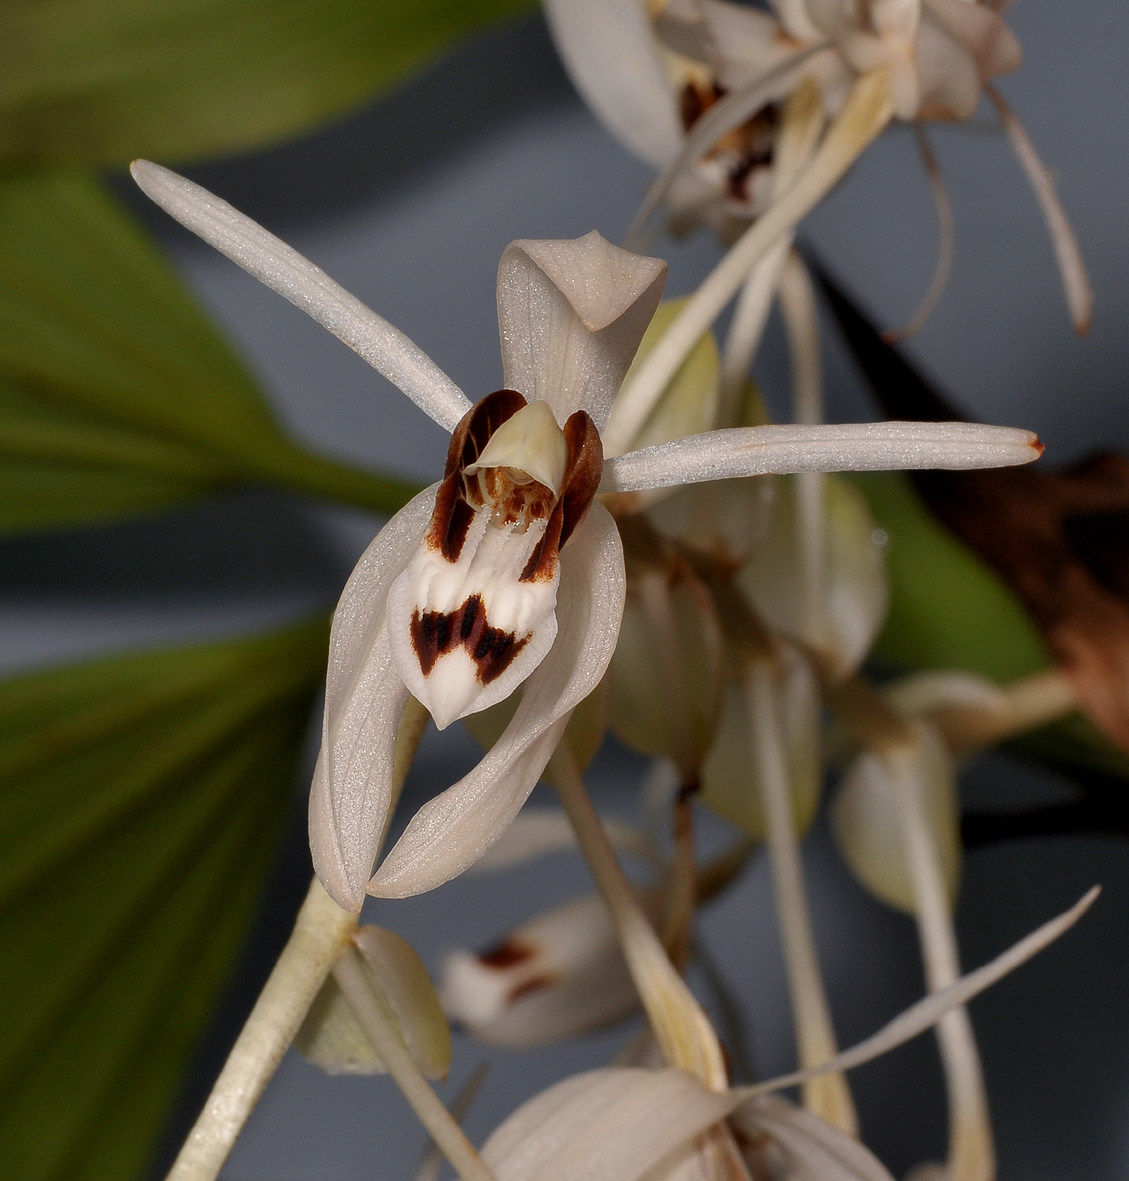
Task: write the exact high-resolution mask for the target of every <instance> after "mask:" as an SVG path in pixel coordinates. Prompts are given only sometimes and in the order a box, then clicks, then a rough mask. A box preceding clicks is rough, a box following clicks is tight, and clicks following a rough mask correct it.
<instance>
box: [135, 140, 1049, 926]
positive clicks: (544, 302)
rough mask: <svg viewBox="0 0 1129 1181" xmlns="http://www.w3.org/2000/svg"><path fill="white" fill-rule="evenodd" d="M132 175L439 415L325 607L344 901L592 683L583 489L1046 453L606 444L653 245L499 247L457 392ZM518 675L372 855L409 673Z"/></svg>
mask: <svg viewBox="0 0 1129 1181" xmlns="http://www.w3.org/2000/svg"><path fill="white" fill-rule="evenodd" d="M133 174H134V177H135V179H136V180H137V181H138V183H139V184H140V185H141V187H142V188H143V189H144V190H145V191H146V192H147V193H148V194H149V196H150V197H152V198H153V199H154V200H155V201H157V202H158V204H160V205H162V207H163V208H165V209H166V210H167V211H168V212H169V213H171V214H172V215H173V216H174V217H176V218H177V219H178V220H180V221H181V222H182V223H183V224H184V225H186V226H187V227H188V228H189V229H192V230H194V231H195V232H196V233H198V234H200V236H201V237H203V238H204V239H205V240H207V241H209V242H210V243H211V244H212V245H214V246H216V247H217V248H218V249H220V250H221V251H223V252H224V253H225V254H227V255H228V256H229V257H231V258H232V259H233V260H234V261H236V262H237V263H239V264H240V265H241V266H243V267H244V268H245V269H246V270H248V271H249V272H250V273H251V274H253V275H255V276H256V277H257V278H259V279H260V280H262V281H263V282H264V283H266V284H267V285H268V286H270V287H272V288H274V289H275V290H277V291H279V292H280V293H281V294H283V295H285V296H286V297H287V298H288V299H290V300H291V302H293V303H295V304H296V305H297V306H299V307H301V308H303V309H304V310H305V311H307V312H308V313H310V314H311V315H312V316H313V317H314V318H315V319H317V320H318V321H319V322H320V323H322V324H323V325H324V326H325V327H326V328H328V329H329V330H330V331H332V332H334V333H335V334H336V335H337V336H339V337H340V338H341V339H342V340H343V341H345V343H347V344H349V345H350V346H351V347H353V348H354V349H356V351H357V352H358V353H359V354H360V355H361V356H362V357H364V358H365V359H366V360H367V361H368V362H369V363H370V364H371V365H373V367H374V368H376V369H377V370H378V371H379V372H381V373H383V374H384V375H385V376H386V377H388V378H389V379H390V380H391V381H393V382H394V383H395V384H396V385H398V386H399V388H400V389H401V390H403V392H404V393H406V394H407V395H408V396H409V397H410V398H412V399H413V401H415V402H416V403H417V404H418V405H419V406H420V407H421V408H422V409H423V410H425V411H426V412H427V413H428V414H430V415H431V417H432V418H434V419H435V420H436V421H437V422H439V423H440V424H441V425H442V426H444V427H445V428H446V429H448V430H450V431H452V432H453V435H452V445H451V450H450V452H449V454H448V463H447V471H446V474H445V476H444V479H443V481H442V482H441V483H440V484H438V485H435V486H433V487H431V488H429V489H427V490H426V491H425V492H422V493H420V494H419V495H418V496H417V497H416V498H415V499H414V500H412V501H411V502H410V503H409V504H408V505H407V506H406V507H405V508H403V509H402V510H401V511H400V512H399V513H397V514H396V515H395V516H394V517H393V518H392V519H391V520H390V521H389V522H388V524H387V525H386V526H385V527H384V528H383V529H382V530H381V531H380V533H379V534H378V535H377V537H376V539H375V540H374V541H373V543H372V545H371V546H370V547H369V548H368V550H367V551H366V552H365V554H364V555H363V556H362V558H361V560H360V562H359V563H358V565H357V568H356V570H355V571H354V572H353V575H352V576H351V578H350V579H349V582H348V584H347V585H346V587H345V590H344V592H343V594H342V597H341V601H340V603H339V605H338V608H337V612H336V614H335V616H334V621H333V630H332V634H331V638H330V656H329V673H328V679H327V684H326V705H325V714H324V721H323V728H322V747H321V753H320V755H319V757H318V763H317V769H316V771H315V774H314V782H313V786H312V790H311V797H310V843H311V849H312V852H313V857H314V865H315V867H316V869H317V872H318V876H319V877H320V878H321V880H322V882H323V884H324V885H325V888H326V889H327V891H328V892H329V893H330V895H331V896H332V897H333V898H334V899H335V900H336V901H337V902H338V904H339V905H341V906H343V907H346V908H348V909H351V910H353V911H357V910H359V909H360V906H361V903H362V902H363V901H364V897H365V893H366V892H368V893H372V894H376V895H378V896H383V897H404V896H407V895H411V894H416V893H420V892H422V891H424V890H429V889H432V888H434V887H435V886H438V885H440V884H442V883H443V882H445V881H447V880H448V879H450V878H452V877H454V876H455V875H457V874H459V873H461V872H462V871H463V870H464V869H466V868H467V867H468V866H469V865H471V864H472V863H473V862H474V861H475V860H477V858H479V857H480V856H481V855H482V854H483V853H484V852H485V850H486V849H487V848H489V847H490V845H491V844H492V843H493V842H494V841H495V840H496V839H497V837H498V836H499V835H500V834H501V833H502V832H503V831H504V830H505V828H506V827H507V825H509V823H510V822H511V821H512V820H513V818H514V816H515V815H516V814H517V812H518V810H519V809H520V807H521V805H522V804H523V803H524V801H525V799H526V798H527V796H528V795H529V793H530V791H532V789H533V787H534V785H535V784H536V782H537V780H538V778H539V777H540V775H541V773H542V771H543V770H544V767H545V764H546V763H547V761H548V759H549V757H550V755H551V754H552V752H553V750H554V748H555V746H556V744H557V741H558V740H559V738H560V735H561V734H562V733H563V731H564V728H565V726H566V725H567V723H568V719H569V716H570V715H571V713H572V710H573V709H574V708H575V706H576V705H577V704H578V703H579V702H580V701H582V700H583V699H584V698H585V697H586V696H587V695H588V694H589V693H590V692H591V691H592V690H593V689H595V687H596V686H597V684H598V683H599V681H600V679H601V677H602V676H603V674H604V671H605V669H606V668H607V665H608V662H609V661H610V659H611V656H612V652H613V651H614V649H615V643H616V637H617V635H618V632H619V625H620V615H621V612H622V608H623V596H624V569H623V555H622V549H621V546H620V542H619V536H618V533H617V531H616V527H615V524H614V522H613V521H612V519H611V516H610V514H609V513H608V512H607V510H606V509H604V507H603V506H602V505H601V504H599V503H593V502H592V497H593V495H594V494H595V492H596V491H597V487H598V488H599V489H600V490H602V491H607V492H631V491H637V490H640V489H648V488H657V487H673V486H675V485H679V484H690V483H697V482H700V481H706V480H716V479H726V478H731V477H734V476H745V475H753V474H760V473H764V472H795V471H812V470H820V471H823V470H843V469H856V468H866V469H873V468H888V467H897V468H902V467H954V466H955V467H968V466H973V467H982V466H996V465H1000V464H1014V463H1025V462H1028V461H1029V460H1031V459H1034V458H1035V457H1036V456H1037V455H1038V454H1039V450H1040V447H1039V444H1038V442H1037V440H1036V439H1035V437H1034V436H1033V435H1032V434H1030V433H1029V432H1026V431H1019V430H1011V429H1007V428H999V427H983V426H976V425H971V424H962V423H941V424H936V423H864V424H852V425H846V426H832V427H821V426H796V427H784V426H776V427H753V428H732V429H727V430H719V431H709V432H705V433H703V434H697V435H690V436H688V437H685V438H681V439H676V440H673V441H671V442H668V443H663V444H659V445H656V446H652V447H645V448H642V449H641V450H637V451H631V452H627V453H625V454H621V455H617V456H614V457H612V458H610V459H608V460H607V461H606V462H605V461H604V460H603V455H602V448H601V441H600V435H599V432H600V430H601V428H602V427H603V426H604V424H605V422H606V421H607V419H608V417H609V414H610V412H611V409H612V402H613V399H614V398H615V396H616V392H617V390H618V388H619V386H620V383H621V381H622V379H623V376H624V374H625V373H626V371H627V368H628V366H629V365H630V363H631V360H632V357H633V356H634V354H635V350H636V348H637V346H638V344H639V340H640V338H641V337H642V335H643V332H644V330H645V329H646V327H647V324H648V322H649V321H650V319H651V316H652V314H653V312H654V310H655V307H656V305H657V303H658V299H659V295H660V292H661V288H662V283H663V281H664V276H665V271H666V266H665V264H664V263H662V262H659V261H658V260H656V259H651V258H644V257H641V256H639V255H634V254H631V253H629V252H627V251H624V250H620V249H618V248H617V247H614V246H612V245H610V244H609V243H607V242H605V241H604V239H603V238H601V237H600V236H599V235H598V234H596V233H595V232H593V233H591V234H588V235H586V236H585V237H583V238H579V239H576V240H575V241H566V242H534V241H527V242H515V243H513V244H512V245H511V246H509V247H508V248H507V250H506V251H505V253H504V254H503V256H502V261H501V264H500V266H499V273H498V316H499V324H500V330H501V343H502V363H503V376H504V380H505V383H506V386H507V387H509V389H508V390H506V391H500V392H499V393H497V394H494V395H490V396H489V397H487V398H485V399H483V400H482V401H481V402H479V403H478V404H477V405H472V404H471V402H470V401H469V399H467V398H466V396H465V395H464V394H463V393H462V391H461V390H459V388H458V387H457V386H456V385H455V384H454V383H453V382H452V381H451V379H450V378H449V377H447V376H446V374H444V373H443V372H442V371H441V370H440V369H439V368H438V367H437V366H436V365H435V364H434V363H433V362H432V361H431V360H430V359H429V358H428V357H427V356H426V355H425V354H424V353H422V352H421V351H420V350H419V349H418V348H417V347H416V346H415V345H414V344H413V343H412V342H411V341H410V340H408V339H407V337H405V336H404V335H403V334H402V333H400V332H398V331H397V330H396V329H395V328H393V327H392V326H391V325H390V324H388V323H387V321H385V320H383V319H382V318H381V317H380V316H378V315H376V314H375V313H374V312H372V311H371V310H369V309H368V308H366V307H365V306H364V305H363V304H361V303H360V301H358V300H357V299H355V298H354V297H353V296H351V295H349V294H348V292H346V291H344V290H343V289H342V288H341V287H339V286H338V285H337V284H336V283H334V282H333V281H332V280H331V279H330V278H329V277H328V276H327V275H325V273H324V272H322V271H321V270H319V269H318V268H317V267H315V266H314V265H313V264H312V263H310V262H309V261H307V260H306V259H304V258H302V257H301V255H299V254H297V253H296V252H295V251H293V250H291V249H290V248H289V247H288V246H286V245H285V244H284V243H282V242H280V241H279V240H278V239H277V238H275V237H273V236H272V235H271V234H269V233H267V232H266V231H265V230H264V229H262V227H260V226H258V225H256V223H254V222H252V221H251V220H250V219H248V218H246V217H244V216H243V215H242V214H240V213H238V212H237V211H236V210H235V209H233V208H232V207H231V206H230V205H228V204H227V203H226V202H224V201H221V200H219V199H218V198H216V197H214V196H212V195H211V194H210V193H208V192H207V191H206V190H203V189H201V188H200V187H199V186H197V185H194V184H192V183H191V182H190V181H187V180H185V179H184V178H182V177H178V176H177V175H176V174H175V173H172V172H169V171H168V170H167V169H163V168H160V167H158V166H157V165H154V164H149V163H147V162H143V161H139V162H136V163H135V164H134V166H133ZM538 404H541V408H540V409H538ZM507 424H508V425H507ZM601 466H602V478H601V476H600V472H601ZM519 684H520V685H522V686H523V691H522V695H521V702H520V704H519V705H518V707H517V710H516V712H515V713H514V716H513V718H512V720H511V721H510V723H509V725H508V726H507V727H506V730H505V732H504V733H503V734H502V737H501V738H500V739H499V740H498V742H497V743H496V744H495V745H494V747H493V748H492V749H491V750H490V751H489V753H488V754H487V755H486V756H485V757H484V758H483V759H482V761H481V762H480V763H479V764H478V766H477V767H475V768H474V770H472V771H471V772H470V773H469V774H468V775H466V776H464V778H463V779H461V780H460V781H459V782H458V783H456V784H455V785H454V786H452V787H450V788H448V789H447V790H446V791H445V792H443V793H441V794H440V795H439V796H437V797H436V798H434V799H432V800H430V801H429V802H428V803H427V804H425V805H424V806H423V807H422V808H421V809H420V810H419V811H418V812H417V813H416V815H415V816H414V817H413V818H412V820H411V821H410V823H409V825H408V827H407V829H406V831H405V832H404V834H403V835H402V836H401V838H400V840H399V841H398V842H397V844H396V845H395V846H394V847H393V848H392V850H391V852H390V853H389V854H388V856H387V858H386V859H385V860H384V862H383V863H382V864H381V866H380V867H379V869H378V870H377V871H376V873H375V874H374V873H373V863H374V861H375V858H376V854H377V849H378V847H379V844H380V839H381V835H382V833H383V830H384V827H385V824H386V822H387V819H388V812H389V808H390V804H391V800H392V788H391V783H392V763H393V751H394V746H395V739H396V730H397V726H398V723H399V720H400V716H401V714H402V712H403V710H404V707H405V704H406V702H407V700H408V696H409V691H413V692H416V693H418V694H420V695H421V700H422V701H423V703H424V704H425V705H427V706H428V708H434V710H435V713H436V715H437V716H436V720H437V722H438V723H439V724H440V725H446V724H448V723H449V722H451V721H453V720H455V718H456V717H460V716H463V715H465V714H469V713H472V712H474V711H476V710H480V709H483V708H485V707H486V706H487V705H490V704H492V703H494V702H496V701H498V700H500V699H501V697H503V696H506V695H508V694H509V693H510V692H512V691H513V690H514V689H515V688H516V687H517V686H518V685H519Z"/></svg>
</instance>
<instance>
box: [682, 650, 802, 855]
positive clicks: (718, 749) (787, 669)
mask: <svg viewBox="0 0 1129 1181" xmlns="http://www.w3.org/2000/svg"><path fill="white" fill-rule="evenodd" d="M774 671H775V690H776V692H775V706H776V713H777V724H778V730H779V733H780V735H781V736H782V738H783V740H784V749H785V755H786V758H787V763H788V772H789V783H790V786H791V792H792V808H793V820H794V823H795V830H796V832H797V833H798V834H803V833H804V832H806V831H807V829H808V827H809V826H810V825H811V822H812V820H813V819H814V818H815V813H816V809H817V807H818V805H819V794H820V784H821V778H822V767H821V765H820V757H819V750H820V746H819V709H820V697H819V682H818V680H817V679H816V676H815V673H814V671H813V670H812V667H811V664H810V662H809V661H808V660H806V659H805V658H804V656H803V654H802V653H801V652H800V651H799V650H798V649H797V648H796V647H794V646H793V645H791V644H780V645H779V646H778V649H777V652H776V661H775V670H774ZM747 686H748V680H747V678H746V677H745V675H744V673H743V670H742V669H741V668H740V667H738V666H737V664H736V662H734V663H732V664H731V665H730V666H729V668H728V670H727V676H726V680H725V689H724V694H723V699H722V708H721V721H720V723H719V725H718V730H717V737H716V738H715V739H714V743H713V746H712V747H711V748H710V751H709V754H708V755H707V756H706V760H705V762H704V763H703V764H702V772H701V783H702V797H701V798H702V802H703V803H704V804H706V805H708V806H709V807H710V808H711V809H712V810H713V811H714V812H716V813H717V814H718V815H719V816H723V817H725V819H726V820H729V821H731V822H732V823H733V824H736V825H738V826H739V827H740V828H742V829H743V830H744V831H745V832H747V833H748V834H749V835H750V836H751V837H752V838H753V839H754V840H757V841H763V840H765V839H766V838H767V835H768V822H767V819H766V817H765V815H764V805H763V803H762V801H763V798H764V793H763V792H762V791H761V789H760V785H759V784H758V782H757V774H758V767H759V766H760V765H761V760H760V759H758V758H757V752H756V751H755V750H754V749H753V745H752V744H753V736H752V733H751V730H750V726H749V717H750V713H751V704H750V702H749V699H748V688H747Z"/></svg>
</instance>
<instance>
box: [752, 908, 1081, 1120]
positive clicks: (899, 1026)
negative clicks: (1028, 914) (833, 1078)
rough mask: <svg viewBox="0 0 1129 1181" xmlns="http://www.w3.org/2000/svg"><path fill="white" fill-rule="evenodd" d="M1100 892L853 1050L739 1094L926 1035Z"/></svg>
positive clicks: (847, 1065)
mask: <svg viewBox="0 0 1129 1181" xmlns="http://www.w3.org/2000/svg"><path fill="white" fill-rule="evenodd" d="M1100 893H1101V887H1100V886H1094V887H1093V888H1092V889H1091V890H1088V891H1087V892H1086V893H1085V894H1083V895H1082V897H1081V898H1080V899H1079V900H1078V901H1077V902H1076V903H1075V904H1074V905H1073V906H1072V907H1071V908H1070V909H1069V910H1067V911H1064V912H1063V913H1062V914H1060V915H1059V916H1058V917H1057V918H1053V919H1051V921H1050V922H1048V923H1044V924H1043V925H1042V926H1041V927H1038V928H1036V929H1035V930H1034V931H1032V932H1031V934H1030V935H1027V936H1026V937H1025V938H1023V939H1021V940H1020V941H1019V942H1018V943H1016V944H1014V945H1013V946H1012V947H1010V948H1008V950H1007V951H1005V952H1004V953H1003V954H1002V955H998V956H996V958H995V959H994V960H991V961H990V962H989V963H987V964H985V965H984V966H983V967H982V968H977V969H976V971H975V972H969V973H968V975H967V976H962V977H961V978H960V980H958V981H957V982H956V984H953V985H951V986H950V987H948V988H945V989H942V990H941V991H940V992H934V993H930V994H929V996H927V997H923V998H922V999H921V1000H919V1001H918V1002H917V1004H916V1005H911V1006H910V1007H909V1008H908V1009H906V1010H905V1011H904V1012H902V1013H900V1014H899V1015H898V1016H897V1017H895V1018H894V1020H893V1021H891V1022H889V1023H888V1024H887V1025H884V1026H883V1027H882V1028H881V1029H880V1030H879V1031H878V1032H877V1033H876V1034H873V1035H872V1036H871V1037H868V1038H867V1039H866V1040H865V1041H861V1042H859V1043H858V1044H857V1045H854V1046H852V1047H851V1048H850V1049H849V1050H844V1051H843V1052H842V1053H841V1054H836V1055H835V1057H834V1058H830V1059H828V1061H826V1062H824V1063H823V1064H822V1065H821V1066H814V1067H812V1068H811V1069H810V1070H798V1071H796V1072H795V1073H793V1074H785V1075H781V1076H780V1077H779V1078H774V1079H769V1080H768V1082H764V1083H757V1084H756V1085H755V1086H751V1087H743V1088H741V1093H742V1094H744V1095H745V1096H747V1097H749V1098H752V1097H753V1096H755V1095H764V1094H767V1093H768V1092H770V1091H782V1090H784V1089H785V1088H786V1087H794V1086H796V1085H797V1084H799V1083H802V1082H806V1081H807V1080H808V1079H809V1078H815V1077H816V1075H819V1074H825V1073H827V1072H828V1071H831V1070H851V1069H853V1068H854V1067H856V1066H861V1065H862V1064H863V1063H864V1062H870V1061H871V1060H872V1059H874V1058H878V1057H880V1056H881V1055H882V1054H885V1053H887V1052H888V1051H890V1050H893V1049H894V1048H895V1047H897V1046H900V1045H902V1044H903V1043H904V1042H908V1041H909V1040H910V1039H911V1038H915V1037H917V1035H918V1034H919V1033H924V1032H925V1030H927V1029H929V1028H930V1026H933V1025H936V1024H937V1022H938V1021H940V1019H941V1018H942V1017H944V1015H945V1014H946V1013H950V1012H952V1010H953V1009H957V1008H959V1007H960V1006H961V1005H964V1004H967V1003H968V1002H969V1001H970V1000H971V999H972V998H973V997H974V996H977V995H978V994H979V993H981V992H983V991H984V990H985V989H986V988H990V987H991V986H992V985H993V984H995V983H996V981H997V980H1001V979H1003V977H1004V976H1006V975H1007V974H1008V973H1009V972H1013V971H1014V970H1015V969H1016V968H1018V967H1019V965H1020V964H1023V963H1026V962H1027V960H1029V959H1031V957H1032V956H1034V955H1037V954H1038V953H1039V952H1040V951H1042V950H1043V948H1044V947H1047V946H1048V945H1049V944H1051V943H1053V942H1054V941H1055V940H1056V939H1057V938H1058V937H1059V936H1060V935H1063V934H1065V932H1067V931H1069V930H1070V928H1071V927H1073V926H1074V924H1075V923H1076V922H1077V921H1078V920H1079V919H1080V918H1081V917H1082V916H1083V915H1084V914H1085V913H1086V911H1087V910H1089V909H1090V907H1091V906H1092V905H1093V902H1094V900H1095V899H1096V898H1097V896H1098V895H1099V894H1100Z"/></svg>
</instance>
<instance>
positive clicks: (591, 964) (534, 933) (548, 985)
mask: <svg viewBox="0 0 1129 1181" xmlns="http://www.w3.org/2000/svg"><path fill="white" fill-rule="evenodd" d="M440 993H441V996H442V1001H443V1007H444V1009H445V1010H446V1012H447V1015H448V1016H449V1017H450V1018H451V1019H452V1020H454V1021H458V1022H459V1023H460V1024H462V1025H463V1026H465V1027H466V1029H468V1030H469V1031H470V1032H471V1033H473V1034H474V1035H475V1037H478V1038H480V1039H481V1040H482V1041H485V1042H491V1043H493V1044H495V1045H502V1046H542V1045H548V1044H549V1043H551V1042H557V1041H562V1040H563V1039H565V1038H569V1037H576V1036H578V1035H580V1034H583V1033H589V1032H591V1031H592V1030H594V1029H600V1028H602V1027H604V1026H605V1025H611V1024H613V1023H614V1022H616V1021H619V1020H621V1019H622V1018H624V1017H627V1016H629V1015H630V1014H631V1013H633V1012H634V1011H635V1009H636V1008H637V1007H638V1005H639V998H638V995H637V994H636V991H635V986H634V984H632V982H631V975H630V973H629V972H628V970H627V964H626V963H625V962H624V959H623V953H622V951H621V950H620V945H619V940H618V938H617V935H616V931H615V927H614V925H613V923H612V920H611V917H610V915H609V914H608V910H607V907H606V906H605V905H604V903H603V901H602V900H601V899H600V898H599V897H597V896H596V895H592V896H591V897H588V898H581V899H578V900H576V901H574V902H569V903H567V904H565V905H564V906H560V907H557V908H556V909H555V910H550V911H548V912H546V913H545V914H542V915H539V916H538V917H537V918H534V919H532V920H530V921H529V922H528V923H524V924H523V925H522V926H520V927H518V928H517V929H516V930H515V931H513V932H512V934H510V935H508V936H507V937H506V939H505V940H504V941H503V942H501V943H500V944H498V945H497V946H496V947H494V948H491V949H490V950H489V951H485V952H482V953H480V954H478V955H475V954H473V953H471V952H466V951H459V952H456V953H455V954H453V955H452V956H450V957H449V958H448V960H447V962H446V964H445V965H444V968H443V977H442V982H441V984H440Z"/></svg>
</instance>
